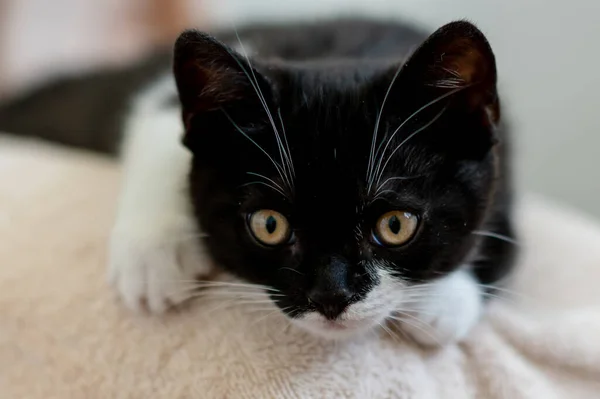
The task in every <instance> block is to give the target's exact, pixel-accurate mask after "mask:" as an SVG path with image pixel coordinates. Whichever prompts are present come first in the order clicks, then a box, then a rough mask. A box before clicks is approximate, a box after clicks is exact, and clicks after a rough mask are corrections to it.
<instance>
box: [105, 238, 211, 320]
mask: <svg viewBox="0 0 600 399" xmlns="http://www.w3.org/2000/svg"><path fill="white" fill-rule="evenodd" d="M174 237H175V238H176V237H177V236H176V235H175V236H173V235H171V236H169V235H167V234H162V235H157V236H155V237H152V236H150V237H149V236H148V235H147V234H140V233H139V232H137V233H136V232H125V231H122V230H121V231H120V230H115V231H114V232H113V234H112V236H111V242H110V253H109V281H110V283H111V284H113V285H114V286H115V287H116V289H117V290H118V292H119V294H120V296H121V297H122V299H123V301H124V302H125V304H126V305H127V307H129V308H130V309H133V310H135V311H141V310H145V309H147V310H149V311H151V312H153V313H161V312H164V311H165V310H167V309H168V308H169V307H171V306H173V305H177V304H180V303H182V302H184V301H185V300H187V299H189V298H190V297H191V296H193V295H194V292H195V291H194V281H195V279H196V278H197V277H198V275H201V274H207V273H208V272H209V271H210V266H209V263H208V259H207V258H206V256H204V255H203V254H202V252H201V244H200V243H198V239H197V238H195V237H182V238H181V239H180V240H175V239H174Z"/></svg>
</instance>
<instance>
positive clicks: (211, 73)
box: [180, 61, 243, 112]
mask: <svg viewBox="0 0 600 399" xmlns="http://www.w3.org/2000/svg"><path fill="white" fill-rule="evenodd" d="M180 76H181V78H180V79H181V82H182V83H183V85H184V87H183V88H182V89H181V90H185V91H186V92H187V96H186V97H187V98H186V99H185V101H186V102H188V104H187V105H188V107H189V109H191V110H193V111H194V112H202V111H210V110H213V109H217V108H219V107H220V106H222V105H223V104H224V103H226V102H229V101H235V100H238V99H240V98H241V97H243V93H242V91H243V90H241V89H240V86H239V85H236V82H237V80H238V79H239V73H238V72H237V71H235V70H232V69H228V68H227V67H220V66H209V67H207V66H205V65H204V64H202V63H199V62H197V61H190V62H188V63H186V64H185V65H183V66H182V69H181V72H180Z"/></svg>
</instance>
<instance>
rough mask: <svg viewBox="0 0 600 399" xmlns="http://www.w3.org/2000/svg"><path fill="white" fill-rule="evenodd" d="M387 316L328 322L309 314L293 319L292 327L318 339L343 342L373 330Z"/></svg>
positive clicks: (316, 315)
mask: <svg viewBox="0 0 600 399" xmlns="http://www.w3.org/2000/svg"><path fill="white" fill-rule="evenodd" d="M387 316H388V315H380V314H379V315H374V316H370V317H365V318H363V319H345V318H344V316H342V317H341V318H339V319H336V320H328V319H326V318H325V317H324V316H322V315H320V314H319V313H317V312H310V313H307V314H305V315H303V316H302V317H300V318H297V319H293V320H292V322H293V323H294V325H296V326H298V327H299V328H301V329H303V330H305V331H308V332H309V333H311V334H314V335H316V336H318V337H321V338H325V339H330V340H343V339H347V338H351V337H355V336H357V335H362V334H365V333H368V332H370V331H373V330H375V329H376V328H377V327H378V326H380V325H381V324H382V323H384V322H385V320H386V318H387Z"/></svg>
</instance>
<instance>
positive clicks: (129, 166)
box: [109, 76, 210, 312]
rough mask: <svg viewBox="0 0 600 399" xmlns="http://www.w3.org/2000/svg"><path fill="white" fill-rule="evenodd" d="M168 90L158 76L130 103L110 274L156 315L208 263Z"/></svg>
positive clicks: (132, 301) (136, 304) (128, 297)
mask: <svg viewBox="0 0 600 399" xmlns="http://www.w3.org/2000/svg"><path fill="white" fill-rule="evenodd" d="M174 93H175V85H174V81H173V79H172V78H171V77H166V76H165V77H163V78H161V79H160V80H158V81H157V82H156V84H154V85H152V86H151V87H149V88H148V89H147V90H146V91H144V92H143V93H142V94H141V95H140V97H139V98H138V100H137V101H136V102H135V103H134V105H133V109H132V113H131V117H130V119H129V120H128V122H127V124H126V129H125V138H124V143H123V148H122V161H123V187H122V191H121V197H120V202H119V207H118V212H117V218H116V222H115V226H114V229H113V232H112V236H111V242H110V259H109V278H110V281H111V282H112V283H113V284H114V285H115V286H116V287H117V289H118V291H119V293H120V294H121V296H122V297H123V299H124V301H125V303H126V304H127V305H128V306H129V307H130V308H132V309H139V308H140V307H141V306H142V304H143V303H144V302H145V303H146V304H147V306H148V308H149V309H150V310H151V311H155V312H161V311H164V310H165V309H166V308H167V307H168V306H169V305H170V304H176V303H179V302H182V301H184V300H185V299H187V298H188V297H189V296H190V295H192V294H193V292H192V290H191V280H193V278H194V277H195V276H196V275H198V274H201V273H206V272H208V267H209V266H208V265H209V264H210V262H209V260H208V257H207V256H206V255H204V253H203V251H202V248H201V245H199V243H198V235H199V234H200V232H199V231H197V228H196V225H195V223H194V218H193V217H192V211H191V209H190V208H191V207H190V204H189V200H188V198H187V196H188V194H187V176H188V172H189V168H190V162H191V154H190V153H189V152H188V151H187V150H186V149H185V148H184V147H183V146H182V145H181V143H180V140H181V135H182V133H183V127H182V123H181V121H180V115H179V111H178V110H177V109H176V108H167V107H165V105H164V104H165V102H166V101H167V100H168V99H169V97H170V96H172V95H173V94H174Z"/></svg>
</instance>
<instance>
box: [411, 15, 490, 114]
mask: <svg viewBox="0 0 600 399" xmlns="http://www.w3.org/2000/svg"><path fill="white" fill-rule="evenodd" d="M400 78H401V79H402V80H404V85H403V86H404V87H406V85H407V84H408V85H415V84H416V85H418V86H419V87H414V89H415V91H416V92H419V93H424V95H425V96H426V97H427V98H426V100H430V99H434V98H436V97H434V96H443V95H444V94H445V93H448V92H450V91H455V92H456V96H454V95H453V97H455V98H460V100H461V101H462V103H461V104H460V105H461V106H463V107H464V108H466V109H467V110H468V111H474V112H477V111H484V112H483V113H482V117H483V119H484V120H483V122H484V123H490V124H495V123H497V122H498V120H499V118H500V107H499V102H498V94H497V90H496V79H497V75H496V61H495V57H494V53H493V52H492V49H491V47H490V45H489V43H488V41H487V39H486V38H485V36H484V35H483V33H482V32H481V31H480V30H479V29H477V27H475V26H474V25H473V24H471V23H469V22H466V21H457V22H451V23H449V24H447V25H445V26H443V27H441V28H440V29H438V30H437V31H436V32H434V33H433V34H432V35H431V36H429V38H428V39H427V40H426V41H425V42H424V43H423V44H422V45H421V46H420V47H419V48H418V49H417V50H416V51H415V52H414V53H413V55H412V56H411V57H410V59H409V60H408V62H407V63H406V64H405V65H404V67H403V70H402V73H401V76H400Z"/></svg>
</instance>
